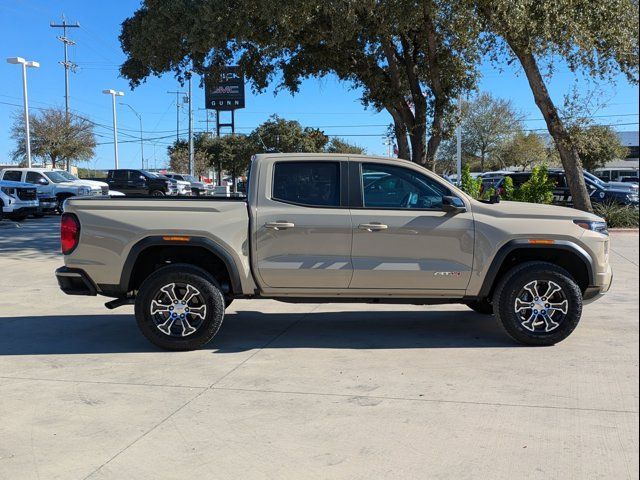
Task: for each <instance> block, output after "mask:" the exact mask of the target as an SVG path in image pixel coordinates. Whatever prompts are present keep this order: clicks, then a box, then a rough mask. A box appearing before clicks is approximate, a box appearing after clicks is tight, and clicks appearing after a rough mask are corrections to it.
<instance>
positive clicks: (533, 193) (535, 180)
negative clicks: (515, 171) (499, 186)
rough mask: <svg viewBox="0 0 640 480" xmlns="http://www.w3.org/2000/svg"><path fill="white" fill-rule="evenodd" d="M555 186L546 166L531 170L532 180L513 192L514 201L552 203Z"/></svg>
mask: <svg viewBox="0 0 640 480" xmlns="http://www.w3.org/2000/svg"><path fill="white" fill-rule="evenodd" d="M512 186H513V185H512ZM555 186H556V184H555V182H554V181H553V180H551V179H549V172H548V170H547V167H546V166H540V167H535V168H534V169H533V170H531V178H529V180H527V181H526V182H525V183H523V184H522V186H521V187H520V188H519V189H518V190H516V191H514V192H513V195H514V198H513V199H514V200H517V201H520V202H529V203H551V202H552V201H553V189H554V188H555Z"/></svg>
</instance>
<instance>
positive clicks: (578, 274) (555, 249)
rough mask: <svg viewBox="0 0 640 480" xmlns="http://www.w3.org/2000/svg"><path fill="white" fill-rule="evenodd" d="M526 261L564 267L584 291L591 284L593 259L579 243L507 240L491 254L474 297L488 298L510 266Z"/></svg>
mask: <svg viewBox="0 0 640 480" xmlns="http://www.w3.org/2000/svg"><path fill="white" fill-rule="evenodd" d="M530 261H546V262H551V263H554V264H556V265H558V266H560V267H562V268H564V269H565V270H567V271H568V272H569V273H570V274H571V276H572V277H573V278H574V280H575V281H576V283H577V284H578V285H579V286H580V289H581V291H582V292H584V291H585V290H586V289H587V287H588V286H589V285H593V283H594V272H593V267H592V265H593V259H592V257H591V255H589V253H588V252H587V251H586V250H585V249H584V248H582V247H581V246H580V245H577V244H575V243H574V242H570V241H566V240H556V241H554V242H553V243H549V244H546V243H545V244H532V243H530V242H529V240H526V239H520V240H511V241H509V242H507V243H506V244H505V245H503V246H502V247H501V248H500V250H498V252H497V253H496V255H495V256H494V258H493V260H492V262H491V265H490V266H489V268H488V269H487V274H486V275H485V279H484V281H483V283H482V287H481V288H480V292H479V293H478V298H491V295H492V294H493V291H494V289H495V287H496V285H497V283H498V282H499V280H500V278H501V277H502V275H504V274H505V273H506V272H507V271H509V270H510V269H512V268H513V267H515V266H517V265H519V264H521V263H525V262H530Z"/></svg>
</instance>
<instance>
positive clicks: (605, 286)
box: [582, 267, 613, 305]
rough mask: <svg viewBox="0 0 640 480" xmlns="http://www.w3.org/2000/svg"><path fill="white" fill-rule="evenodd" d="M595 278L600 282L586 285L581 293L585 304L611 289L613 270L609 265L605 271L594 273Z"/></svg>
mask: <svg viewBox="0 0 640 480" xmlns="http://www.w3.org/2000/svg"><path fill="white" fill-rule="evenodd" d="M596 279H597V281H598V283H600V284H599V285H590V286H588V287H587V288H586V290H585V291H584V293H583V294H582V302H583V303H584V304H585V305H586V304H588V303H592V302H595V301H596V300H599V299H600V298H601V297H602V296H603V295H604V294H605V293H607V292H608V291H609V290H610V289H611V284H612V283H613V271H612V270H611V267H609V268H608V269H607V271H606V273H601V274H598V275H596Z"/></svg>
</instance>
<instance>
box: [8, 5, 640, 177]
mask: <svg viewBox="0 0 640 480" xmlns="http://www.w3.org/2000/svg"><path fill="white" fill-rule="evenodd" d="M138 5H139V2H138V1H133V0H132V1H129V0H112V1H110V2H94V1H80V0H57V1H55V2H51V1H47V0H2V1H1V2H0V30H1V31H2V32H3V34H4V35H3V36H4V39H5V40H4V41H3V42H2V46H0V51H1V52H2V55H1V57H2V62H1V63H0V164H4V163H9V162H10V152H11V151H12V149H13V148H14V145H13V142H12V141H11V139H10V138H9V130H10V125H11V122H12V117H13V115H14V114H15V113H16V112H18V113H19V112H21V106H22V86H21V73H20V69H19V68H18V67H17V66H16V65H10V64H8V63H6V62H5V61H4V59H5V58H7V57H13V56H21V57H24V58H26V59H27V60H36V61H39V62H40V64H41V67H40V68H39V69H29V71H28V78H29V100H30V106H31V107H32V108H46V107H50V106H59V107H64V71H63V68H62V66H61V65H60V64H59V63H58V62H59V61H60V60H62V44H61V42H60V41H58V40H57V39H56V36H59V35H61V30H60V29H53V28H51V27H50V26H49V23H50V22H51V21H56V22H58V21H60V20H61V16H62V14H63V13H64V14H65V15H66V18H67V20H68V21H72V22H73V21H78V22H80V25H81V28H75V29H71V30H69V37H70V38H72V39H73V40H74V41H75V42H76V45H75V46H73V47H70V59H71V60H72V61H74V62H75V63H77V64H78V70H77V72H76V73H72V74H71V75H70V92H71V101H70V104H71V108H72V110H74V111H76V112H78V113H81V114H83V115H85V116H87V117H89V118H90V119H91V120H93V121H95V122H97V123H98V124H101V125H104V126H105V127H99V128H97V129H96V133H97V134H98V135H99V136H98V142H99V143H102V145H99V146H98V148H97V149H96V155H95V159H94V160H93V161H91V162H88V163H86V164H85V165H86V166H89V167H90V168H109V167H111V166H112V164H113V144H112V143H110V142H112V131H111V130H110V127H111V103H110V98H109V97H108V96H107V95H104V94H102V93H101V92H102V90H104V89H110V88H113V89H117V90H122V91H124V92H125V96H124V97H122V98H120V99H119V102H120V103H128V104H130V105H131V107H133V108H134V109H135V110H137V111H138V112H139V113H140V114H141V115H142V119H143V130H144V132H143V136H144V137H145V143H144V149H145V152H144V153H145V158H147V159H149V162H150V166H151V167H153V166H154V164H155V166H157V167H162V166H164V165H165V164H166V160H167V156H166V147H167V145H168V144H170V143H171V142H172V141H173V139H174V138H175V130H176V108H175V95H169V94H167V93H166V92H167V91H170V90H178V89H179V90H186V85H185V87H184V88H181V87H180V86H179V85H178V83H177V82H176V80H175V79H174V78H173V75H172V74H167V75H165V76H163V77H162V78H151V79H149V80H148V81H147V82H146V83H144V84H143V85H141V86H140V87H138V88H136V89H135V90H134V91H131V90H130V89H129V86H128V84H127V82H126V80H124V79H122V78H120V77H119V74H118V65H119V64H120V63H121V62H122V61H123V59H124V55H123V54H122V52H121V50H120V45H119V42H118V34H119V32H120V24H121V22H122V21H123V20H124V19H125V18H126V17H128V16H130V15H131V14H132V13H133V12H134V11H135V9H136V8H137V6H138ZM482 72H483V79H482V81H481V83H480V89H481V90H483V91H488V92H490V93H492V94H493V95H495V96H498V97H502V98H508V99H510V100H511V101H512V102H513V104H514V106H515V107H516V108H517V109H518V110H519V111H520V112H521V113H522V114H523V115H524V117H525V118H526V121H525V125H526V127H527V128H529V129H543V128H544V122H543V121H542V120H541V115H540V112H539V111H538V109H537V107H536V106H535V104H534V102H533V98H532V95H531V92H530V90H529V87H528V85H527V82H526V79H525V78H524V77H523V76H522V75H521V74H519V72H518V71H517V69H515V68H511V67H509V68H507V69H506V70H504V71H498V70H497V69H496V68H494V67H493V66H491V65H485V66H483V68H482ZM575 81H576V78H575V77H574V76H573V75H572V74H571V73H570V72H569V71H568V70H567V69H565V68H558V69H557V71H556V72H555V74H554V76H553V78H551V79H550V80H549V88H550V92H551V94H552V96H553V98H554V100H556V101H557V102H561V101H562V98H563V95H564V94H566V93H568V92H569V91H570V89H571V88H572V86H573V85H574V82H575ZM577 85H578V88H579V89H580V90H581V91H583V92H584V91H588V90H591V89H593V88H594V87H595V85H594V83H593V82H589V81H586V80H585V79H578V83H577ZM194 87H196V84H195V83H194ZM598 91H599V92H600V93H599V96H600V98H601V99H603V101H605V102H606V104H607V106H606V107H604V108H601V109H600V110H599V111H597V112H595V115H597V116H598V118H597V119H596V120H597V122H598V123H604V124H615V125H618V126H617V127H616V128H617V129H618V130H637V129H638V87H637V86H634V85H630V84H628V83H627V82H626V80H625V79H624V78H623V77H620V78H618V79H617V81H616V82H611V83H606V84H602V83H601V84H599V86H598ZM359 96H360V94H359V92H358V91H357V90H353V89H351V88H350V87H349V85H347V84H344V83H340V82H338V81H337V80H336V79H334V78H325V79H320V80H307V81H305V82H304V83H303V85H302V87H301V91H300V93H298V94H296V95H295V96H291V95H288V94H285V93H280V94H278V95H277V96H274V94H273V91H267V92H265V93H263V94H260V95H254V94H253V93H251V92H249V91H247V101H246V104H247V108H246V109H244V110H239V111H238V112H237V115H236V125H237V131H238V132H240V133H242V132H249V131H250V130H251V129H252V128H254V127H255V126H256V125H258V124H259V123H261V122H263V121H264V120H266V119H267V118H268V117H269V116H270V115H271V114H273V113H277V114H278V115H280V116H282V117H285V118H288V119H296V120H298V121H300V123H302V124H303V125H304V126H312V127H319V128H322V129H323V130H324V131H325V133H327V134H330V135H340V136H343V137H344V138H346V139H348V140H349V141H351V142H354V143H357V144H359V145H361V146H363V147H365V148H366V149H367V151H368V153H371V154H385V153H386V147H385V145H384V144H383V138H382V137H383V135H384V133H385V130H386V128H385V125H388V124H389V123H390V117H389V116H388V115H387V114H386V113H384V112H382V113H376V112H374V111H371V110H365V109H364V108H363V107H362V105H361V104H360V102H359V100H358V98H359ZM203 106H204V93H203V91H202V90H201V89H200V88H199V87H198V88H194V117H195V118H194V120H195V123H194V124H195V128H196V129H199V130H204V129H205V128H206V123H205V118H206V117H205V112H204V111H203V110H199V109H201V108H203ZM180 122H181V125H180V129H181V131H182V130H184V131H186V127H187V116H186V109H182V111H181V114H180ZM212 125H213V124H212ZM118 127H119V128H118V130H119V135H120V137H119V140H120V142H121V143H119V145H120V165H121V166H123V167H125V166H138V165H140V144H139V141H137V139H138V138H139V124H138V119H137V117H136V116H135V115H134V113H133V112H132V111H131V110H130V109H129V107H127V106H125V105H119V107H118ZM185 137H186V135H185Z"/></svg>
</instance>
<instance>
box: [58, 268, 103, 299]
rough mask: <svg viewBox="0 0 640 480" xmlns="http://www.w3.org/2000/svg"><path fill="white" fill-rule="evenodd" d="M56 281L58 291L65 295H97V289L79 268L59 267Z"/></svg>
mask: <svg viewBox="0 0 640 480" xmlns="http://www.w3.org/2000/svg"><path fill="white" fill-rule="evenodd" d="M56 279H57V280H58V285H59V286H60V290H62V291H63V292H64V293H66V294H67V295H90V296H95V295H97V294H98V289H97V288H96V286H95V284H94V283H93V282H92V281H91V279H90V278H89V276H88V275H87V274H86V273H85V271H84V270H82V269H80V268H69V267H60V268H58V269H57V270H56Z"/></svg>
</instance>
